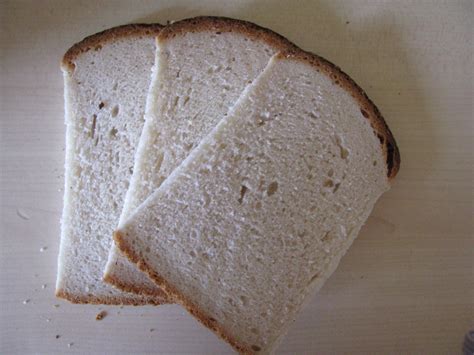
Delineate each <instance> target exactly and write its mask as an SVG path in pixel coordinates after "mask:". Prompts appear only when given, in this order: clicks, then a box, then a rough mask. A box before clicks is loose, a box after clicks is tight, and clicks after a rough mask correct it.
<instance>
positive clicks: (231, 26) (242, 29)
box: [157, 16, 297, 51]
mask: <svg viewBox="0 0 474 355" xmlns="http://www.w3.org/2000/svg"><path fill="white" fill-rule="evenodd" d="M195 32H214V33H216V34H221V33H225V32H233V33H240V34H242V35H244V36H245V37H246V38H248V39H250V40H260V41H264V42H266V43H268V44H269V45H271V46H272V47H274V48H275V49H277V50H281V51H283V50H288V49H291V48H295V49H296V48H297V47H296V45H295V44H294V43H292V42H290V41H289V40H288V39H286V38H285V37H283V36H282V35H280V34H278V33H276V32H273V31H272V30H270V29H268V28H265V27H261V26H258V25H256V24H254V23H251V22H247V21H243V20H236V19H232V18H228V17H215V16H199V17H193V18H189V19H185V20H181V21H177V22H174V23H172V24H170V25H168V26H166V27H165V28H163V30H162V31H160V33H159V34H158V36H157V41H158V42H160V43H165V42H166V41H167V40H169V39H172V38H175V37H177V36H182V35H183V34H186V33H195Z"/></svg>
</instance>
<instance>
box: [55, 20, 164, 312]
mask: <svg viewBox="0 0 474 355" xmlns="http://www.w3.org/2000/svg"><path fill="white" fill-rule="evenodd" d="M161 28H162V26H160V25H128V26H121V27H116V28H112V29H110V30H107V31H104V32H101V33H98V34H96V35H93V36H91V37H87V38H86V39H84V40H83V41H82V42H79V43H77V44H75V45H74V46H73V47H72V48H71V49H69V50H68V51H67V53H66V54H65V56H64V58H63V61H62V64H61V66H62V70H63V73H64V88H65V94H64V96H65V110H66V126H67V132H66V173H65V176H66V177H65V180H66V181H65V190H64V209H63V216H62V224H61V245H60V251H59V260H58V274H57V284H56V295H57V296H58V297H62V298H65V299H68V300H69V301H72V302H76V303H107V304H145V303H156V304H159V303H163V302H165V301H166V297H165V295H164V293H163V292H162V291H161V290H159V288H157V287H156V285H153V284H152V282H151V281H149V279H148V278H147V277H146V275H144V274H143V276H142V281H143V282H144V283H146V282H148V283H149V284H150V287H153V288H154V289H155V290H159V292H156V293H155V294H153V296H148V295H144V296H140V295H136V294H133V293H124V292H122V291H120V290H117V289H115V288H113V287H112V286H110V285H108V284H106V283H105V282H103V281H102V274H103V270H104V267H105V263H106V261H107V256H108V252H109V249H110V246H111V244H112V232H113V230H114V228H115V227H116V226H117V222H118V220H119V216H120V212H121V210H122V205H123V200H124V197H125V193H126V191H127V188H128V185H129V179H130V177H131V175H132V167H133V158H134V154H135V149H136V145H137V143H138V140H139V137H140V134H141V130H142V127H143V123H144V119H143V115H144V110H145V108H144V106H145V98H146V94H147V92H148V88H149V83H150V77H151V68H152V66H153V64H154V52H155V37H156V35H157V34H158V33H159V32H160V30H161ZM141 274H142V273H139V274H138V275H139V276H140V275H141ZM134 277H137V276H136V275H134Z"/></svg>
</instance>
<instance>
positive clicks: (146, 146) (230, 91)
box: [104, 17, 294, 291]
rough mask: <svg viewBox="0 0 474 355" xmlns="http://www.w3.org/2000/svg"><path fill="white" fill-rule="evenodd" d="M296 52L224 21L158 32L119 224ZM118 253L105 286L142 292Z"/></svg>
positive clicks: (199, 21)
mask: <svg viewBox="0 0 474 355" xmlns="http://www.w3.org/2000/svg"><path fill="white" fill-rule="evenodd" d="M293 46H294V45H293V44H291V43H290V42H289V41H287V40H286V39H284V38H283V37H281V36H280V35H277V34H275V33H274V32H271V31H270V30H267V29H264V28H261V27H258V26H256V25H254V24H251V23H248V22H244V21H238V20H233V19H228V18H219V17H198V18H192V19H188V20H183V21H179V22H176V23H174V24H172V25H169V26H167V27H166V28H165V29H163V31H161V32H160V34H159V35H158V39H157V47H158V48H157V57H156V63H158V64H157V66H156V67H155V69H156V70H155V71H154V75H153V84H152V86H151V89H150V94H149V96H148V102H147V120H146V121H147V122H146V124H145V127H144V130H143V134H142V137H141V139H140V143H139V147H138V151H137V155H136V160H135V166H134V172H133V177H132V179H131V182H130V187H129V189H128V192H127V196H126V199H125V204H124V208H123V211H122V216H121V220H124V219H125V218H127V217H128V216H129V214H130V212H132V211H133V210H134V209H135V208H136V207H138V205H139V204H140V203H141V202H143V201H144V200H145V198H147V197H148V196H149V195H150V194H151V193H152V192H153V191H154V190H155V189H156V188H157V187H158V186H160V184H161V183H162V182H163V180H164V179H165V178H166V177H167V176H168V175H169V174H170V173H171V172H172V171H173V170H174V169H175V168H176V167H177V166H178V165H179V164H180V163H181V162H182V161H183V160H184V159H185V158H186V156H187V155H188V154H189V152H190V151H191V150H192V149H193V148H194V147H195V146H197V144H198V143H199V142H200V141H201V139H202V138H203V137H204V136H205V135H206V134H207V133H209V131H210V130H211V129H212V128H214V127H215V125H216V124H217V123H218V122H219V121H220V120H221V119H222V117H224V115H225V114H226V113H227V111H228V110H229V108H230V107H231V106H232V105H233V104H234V103H235V101H236V100H237V99H238V97H239V95H240V94H241V92H242V91H243V89H244V88H245V87H246V86H247V85H248V84H249V83H251V82H252V81H253V80H254V79H255V77H256V76H257V75H258V74H259V73H260V72H261V71H262V70H263V69H264V67H265V65H266V64H267V63H268V61H269V59H270V58H271V56H272V55H273V54H275V53H276V52H277V51H280V50H284V49H286V48H292V47H293ZM126 261H127V259H126V258H123V257H121V255H120V252H119V251H118V250H117V249H116V248H115V247H113V248H112V249H111V252H110V256H109V261H108V263H107V267H106V271H105V276H104V279H105V280H106V281H107V282H110V283H112V284H113V285H116V286H118V287H120V288H122V289H125V290H135V291H143V290H147V289H148V288H147V287H144V286H143V285H142V283H141V282H142V279H138V278H137V279H134V278H131V277H128V276H129V275H134V274H133V270H128V269H129V266H128V263H127V262H126Z"/></svg>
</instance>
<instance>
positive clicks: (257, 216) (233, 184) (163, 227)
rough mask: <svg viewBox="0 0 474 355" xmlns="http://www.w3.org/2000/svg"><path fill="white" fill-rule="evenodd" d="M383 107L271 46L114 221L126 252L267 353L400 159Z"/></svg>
mask: <svg viewBox="0 0 474 355" xmlns="http://www.w3.org/2000/svg"><path fill="white" fill-rule="evenodd" d="M399 162H400V159H399V154H398V149H397V146H396V144H395V141H394V138H393V136H392V134H391V133H390V131H389V129H388V127H387V125H386V124H385V122H384V120H383V118H382V117H381V115H380V113H379V111H378V110H377V108H376V107H375V106H374V105H373V104H372V102H371V101H370V100H369V99H368V98H367V96H366V95H365V94H364V92H363V91H362V90H361V89H360V88H359V87H358V86H357V85H356V84H355V83H354V82H353V81H352V80H351V79H350V78H349V77H348V76H347V75H346V74H344V73H342V72H341V71H340V70H339V69H338V68H337V67H335V66H334V65H332V64H330V63H328V62H327V61H325V60H324V59H322V58H320V57H318V56H316V55H313V54H309V53H306V52H303V51H301V50H295V51H291V52H285V53H280V54H277V55H275V56H274V57H273V58H272V60H271V61H270V63H269V64H268V66H267V67H266V69H265V70H264V72H263V73H262V74H261V75H260V76H259V78H258V79H257V80H255V81H254V82H253V83H252V85H251V86H250V87H249V88H248V89H247V90H246V92H245V93H244V94H243V96H242V97H241V98H240V100H239V102H238V103H237V105H236V106H235V107H234V109H233V110H232V112H231V113H230V114H229V115H228V116H227V117H225V118H224V119H223V120H222V121H221V122H220V123H219V124H218V125H217V127H216V128H215V129H214V130H213V131H212V132H211V133H210V134H209V135H208V136H207V137H206V138H205V139H203V140H202V141H201V143H200V145H199V146H198V147H197V148H196V149H195V150H194V151H193V152H192V153H191V154H190V156H189V157H188V158H187V159H186V160H185V161H184V162H183V163H182V164H181V165H180V166H179V167H178V168H177V169H176V170H175V171H174V172H173V173H172V174H171V175H170V176H169V177H168V179H167V180H166V181H165V182H164V183H163V184H162V185H161V187H160V188H159V189H158V190H157V191H156V192H154V193H153V194H152V195H151V196H150V198H148V199H147V200H146V201H145V203H144V204H142V205H141V206H140V207H139V208H138V209H137V211H136V212H134V213H133V215H132V216H131V217H130V219H128V220H127V221H126V222H125V223H122V224H121V225H120V227H119V230H118V231H116V232H115V240H116V243H117V245H118V246H119V248H120V249H121V250H122V251H123V252H124V253H125V254H126V255H127V256H128V257H129V258H130V259H131V260H132V261H133V262H135V263H137V264H138V266H139V267H140V268H141V269H142V270H144V271H146V272H148V274H149V275H150V276H151V277H152V278H153V280H155V282H156V283H157V284H158V285H159V286H160V287H162V288H163V289H164V290H165V291H166V292H167V293H169V294H170V295H171V296H173V297H174V299H175V300H177V301H178V302H180V303H181V304H182V305H184V306H185V307H186V308H187V309H188V310H189V311H190V312H191V313H192V314H193V315H194V316H196V317H197V318H198V319H199V320H200V321H201V322H202V323H204V325H206V326H207V327H209V328H210V329H212V330H213V331H215V332H216V333H218V334H219V335H220V336H221V337H223V338H224V339H225V340H226V341H227V342H229V343H230V344H231V345H232V346H233V347H234V348H235V349H236V350H238V351H240V352H242V353H248V354H253V353H269V352H271V351H272V350H273V349H274V348H275V346H276V344H277V343H278V340H279V339H280V338H281V336H282V335H283V334H284V333H285V331H286V329H287V327H288V326H289V325H290V323H291V322H292V320H293V319H294V318H295V317H296V315H297V313H298V311H299V310H300V309H301V307H302V305H303V302H304V301H305V300H308V297H309V295H310V294H312V293H313V292H315V290H317V289H319V288H320V287H321V286H322V285H323V283H324V282H325V280H326V279H327V278H328V277H329V276H330V275H331V274H332V272H333V271H334V270H335V268H336V266H337V265H338V263H339V260H340V259H341V257H342V256H343V255H344V253H345V252H346V251H347V249H348V248H349V246H350V245H351V243H352V242H353V240H354V239H355V238H356V236H357V234H358V233H359V230H360V228H361V226H362V225H363V224H364V222H365V221H366V219H367V218H368V216H369V214H370V213H371V211H372V208H373V207H374V204H375V202H376V201H377V199H378V198H379V196H380V195H381V194H382V193H383V192H384V191H386V190H387V189H389V186H390V179H392V178H393V177H394V176H395V175H396V173H397V171H398V168H399Z"/></svg>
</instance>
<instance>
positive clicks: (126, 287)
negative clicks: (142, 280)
mask: <svg viewBox="0 0 474 355" xmlns="http://www.w3.org/2000/svg"><path fill="white" fill-rule="evenodd" d="M103 280H104V281H105V282H107V283H108V284H111V285H113V286H115V287H117V288H118V289H120V290H121V291H125V292H130V293H135V294H137V295H140V296H143V297H147V298H148V297H155V298H157V300H160V299H161V301H157V302H158V303H157V304H165V303H173V302H172V301H171V300H170V299H169V297H168V295H167V294H166V293H165V292H164V291H162V290H161V289H157V288H150V287H147V288H143V287H137V286H135V285H131V284H129V283H125V282H123V281H122V280H120V279H118V278H117V277H115V276H114V275H113V274H110V273H106V274H105V275H104V277H103Z"/></svg>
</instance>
